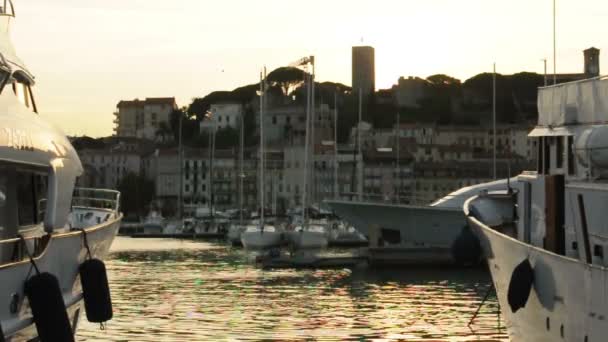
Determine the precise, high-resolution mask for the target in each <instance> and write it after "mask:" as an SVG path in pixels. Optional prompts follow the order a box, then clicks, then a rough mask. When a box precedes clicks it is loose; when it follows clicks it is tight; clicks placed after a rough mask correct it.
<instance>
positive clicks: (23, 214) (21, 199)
mask: <svg viewBox="0 0 608 342" xmlns="http://www.w3.org/2000/svg"><path fill="white" fill-rule="evenodd" d="M16 189H17V196H16V197H17V219H18V223H19V226H31V225H34V224H37V223H40V222H42V220H43V219H44V212H45V209H46V194H47V176H46V174H43V173H40V172H34V171H30V170H19V169H18V170H17V175H16Z"/></svg>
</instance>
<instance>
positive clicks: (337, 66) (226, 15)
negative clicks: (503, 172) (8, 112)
mask: <svg viewBox="0 0 608 342" xmlns="http://www.w3.org/2000/svg"><path fill="white" fill-rule="evenodd" d="M13 2H14V4H15V10H16V13H17V18H16V20H15V22H14V25H13V39H14V43H15V45H16V47H17V52H18V54H19V55H20V56H21V57H22V59H23V60H24V61H25V62H26V64H27V65H28V66H29V68H30V70H31V71H32V72H33V73H34V74H35V75H36V77H37V82H38V83H37V87H36V90H35V91H36V94H35V95H36V96H37V101H38V105H39V108H40V111H41V113H42V115H44V116H48V117H49V118H50V119H51V120H52V121H53V122H55V123H57V124H58V125H59V126H60V127H61V128H63V129H64V130H65V131H66V133H68V134H72V135H76V134H77V135H82V134H87V135H92V136H104V135H110V134H112V127H113V123H112V120H113V116H112V112H114V111H115V110H116V104H117V103H118V101H119V100H121V99H133V98H140V99H142V98H145V97H155V96H175V97H176V98H177V101H178V104H179V105H180V106H184V105H187V104H188V103H189V102H190V100H191V99H192V98H193V97H199V96H204V95H206V94H208V93H209V92H211V91H214V90H231V89H233V88H236V87H238V86H240V85H245V84H249V83H253V82H256V80H257V78H258V73H259V70H260V68H261V67H262V66H263V65H266V66H267V67H268V68H269V70H272V69H273V68H276V67H279V66H283V65H286V64H289V63H290V62H292V61H294V60H296V59H298V58H300V57H302V56H305V55H315V56H316V62H317V79H318V80H319V81H326V80H331V81H338V82H342V83H345V84H348V85H350V82H351V62H350V57H351V55H350V54H351V46H353V45H359V44H362V43H361V42H363V44H364V45H372V46H374V47H375V49H376V86H377V87H378V88H387V87H390V86H391V85H392V84H394V83H396V81H397V79H398V78H399V76H420V77H427V76H429V75H432V74H436V73H445V74H448V75H451V76H454V77H457V78H459V79H461V80H463V81H464V80H465V79H467V78H469V77H471V76H473V75H475V74H477V73H480V72H484V71H491V69H492V63H494V62H496V63H497V69H498V72H500V73H504V74H509V73H514V72H519V71H534V72H539V73H542V70H543V63H542V61H541V60H542V59H543V58H547V59H549V69H550V70H552V60H551V59H552V54H553V52H552V0H533V1H531V0H509V1H505V0H501V1H498V0H460V1H454V0H424V1H420V0H395V1H391V0H375V1H355V0H349V1H343V0H331V1H328V0H324V1H322V0H310V1H306V2H303V1H289V0H262V1H249V0H222V1H206V0H172V1H167V0H165V1H160V0H27V1H25V0H23V1H22V0H13ZM557 5H558V16H557V20H558V21H557V22H558V36H557V37H558V43H557V71H558V72H564V73H565V72H582V69H583V65H582V63H583V57H582V50H583V49H586V48H588V47H591V46H595V47H597V48H599V49H601V50H602V55H601V66H603V67H605V68H608V64H606V63H608V60H607V58H608V57H606V55H607V54H608V49H606V50H604V49H605V48H608V44H607V41H606V39H607V38H606V37H608V26H606V24H605V21H606V19H607V18H608V2H607V1H605V0H578V1H565V0H561V1H560V0H558V4H557Z"/></svg>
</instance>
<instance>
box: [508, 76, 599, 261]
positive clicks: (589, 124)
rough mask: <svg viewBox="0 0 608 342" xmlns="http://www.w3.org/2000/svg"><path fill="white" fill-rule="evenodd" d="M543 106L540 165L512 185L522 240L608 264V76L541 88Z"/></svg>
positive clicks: (538, 133) (538, 132)
mask: <svg viewBox="0 0 608 342" xmlns="http://www.w3.org/2000/svg"><path fill="white" fill-rule="evenodd" d="M538 110H539V118H538V125H537V127H536V128H535V129H534V130H532V132H531V133H530V134H529V136H530V137H531V138H533V139H538V144H537V146H538V161H537V168H536V170H535V171H531V172H524V173H523V174H521V175H520V176H519V177H518V182H517V184H516V185H514V187H516V188H517V190H518V196H517V213H516V216H517V218H516V220H517V238H518V239H519V240H521V241H523V242H526V243H530V244H533V245H535V246H537V247H542V248H544V249H547V250H550V251H552V252H554V253H557V254H560V255H566V256H569V257H572V258H576V259H579V260H581V261H585V262H588V263H593V264H597V265H604V266H608V220H604V219H603V217H602V215H601V213H602V210H605V209H606V207H607V204H608V78H604V77H598V78H592V79H587V80H582V81H577V82H571V83H564V84H558V85H554V86H549V87H544V88H540V89H539V94H538ZM605 254H606V255H605Z"/></svg>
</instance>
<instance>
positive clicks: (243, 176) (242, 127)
mask: <svg viewBox="0 0 608 342" xmlns="http://www.w3.org/2000/svg"><path fill="white" fill-rule="evenodd" d="M244 116H245V113H243V112H241V136H240V140H241V141H240V143H241V146H240V151H239V169H240V170H239V218H240V221H241V222H240V223H241V225H243V178H245V174H244V173H243V159H244V158H243V153H244V151H243V149H244V146H245V142H244V138H245V134H244V133H245V128H244V126H245V119H244Z"/></svg>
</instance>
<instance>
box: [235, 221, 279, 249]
mask: <svg viewBox="0 0 608 342" xmlns="http://www.w3.org/2000/svg"><path fill="white" fill-rule="evenodd" d="M241 243H242V244H243V247H245V248H246V249H248V250H267V249H273V248H279V247H281V245H282V243H283V233H282V232H280V231H278V230H277V229H276V228H275V226H271V225H264V226H261V225H255V224H253V225H248V226H247V227H246V228H245V231H244V232H242V233H241Z"/></svg>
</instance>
